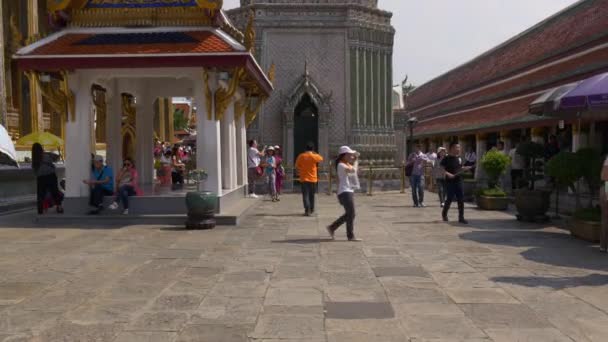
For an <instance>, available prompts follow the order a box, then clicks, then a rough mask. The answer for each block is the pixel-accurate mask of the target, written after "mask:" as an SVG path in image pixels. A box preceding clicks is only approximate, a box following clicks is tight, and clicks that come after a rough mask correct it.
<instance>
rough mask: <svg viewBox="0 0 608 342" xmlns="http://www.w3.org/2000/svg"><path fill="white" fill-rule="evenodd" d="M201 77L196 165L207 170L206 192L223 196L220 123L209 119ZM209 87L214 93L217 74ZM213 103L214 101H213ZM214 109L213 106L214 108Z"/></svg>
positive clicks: (197, 96) (197, 93)
mask: <svg viewBox="0 0 608 342" xmlns="http://www.w3.org/2000/svg"><path fill="white" fill-rule="evenodd" d="M202 76H203V75H202V73H201V77H200V78H197V79H194V99H195V102H196V107H197V108H200V110H197V111H196V125H197V127H196V133H197V139H196V165H197V167H198V168H199V169H205V170H206V171H207V174H208V176H209V177H208V178H207V181H206V182H205V183H204V184H203V188H204V190H206V191H211V192H214V193H216V194H218V195H221V194H222V177H221V175H222V160H221V148H220V137H221V134H220V123H219V121H217V120H215V119H214V118H212V120H209V119H208V117H207V99H206V97H205V86H204V82H203V79H202ZM209 86H210V88H211V90H212V92H214V91H215V89H216V88H217V74H216V73H209ZM211 101H213V99H211ZM212 109H213V106H212Z"/></svg>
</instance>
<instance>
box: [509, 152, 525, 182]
mask: <svg viewBox="0 0 608 342" xmlns="http://www.w3.org/2000/svg"><path fill="white" fill-rule="evenodd" d="M518 146H519V144H515V146H513V148H512V149H511V151H509V157H510V158H511V189H513V190H515V189H519V183H520V182H521V180H522V179H523V178H524V167H525V164H524V158H522V156H521V155H520V154H519V153H517V147H518Z"/></svg>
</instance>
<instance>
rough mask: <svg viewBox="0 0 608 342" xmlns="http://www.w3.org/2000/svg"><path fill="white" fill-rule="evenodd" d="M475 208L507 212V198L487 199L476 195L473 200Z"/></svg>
mask: <svg viewBox="0 0 608 342" xmlns="http://www.w3.org/2000/svg"><path fill="white" fill-rule="evenodd" d="M475 200H476V202H477V206H478V207H479V209H482V210H507V209H509V198H508V197H489V196H482V195H477V196H476V198H475Z"/></svg>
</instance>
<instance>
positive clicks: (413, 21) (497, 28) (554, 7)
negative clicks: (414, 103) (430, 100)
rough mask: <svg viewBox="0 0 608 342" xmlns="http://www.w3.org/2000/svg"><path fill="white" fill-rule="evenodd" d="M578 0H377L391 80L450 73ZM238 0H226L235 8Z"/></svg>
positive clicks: (418, 79) (415, 80) (421, 80)
mask: <svg viewBox="0 0 608 342" xmlns="http://www.w3.org/2000/svg"><path fill="white" fill-rule="evenodd" d="M575 2H577V0H458V1H455V0H379V3H378V7H379V8H381V9H383V10H387V11H390V12H392V13H393V18H392V24H393V26H394V27H395V30H396V34H395V46H394V53H393V70H394V73H393V83H394V84H398V83H400V82H401V81H402V80H403V78H404V77H405V75H408V82H409V83H412V84H414V85H417V86H419V85H422V84H423V83H425V82H427V81H429V80H431V79H433V78H434V77H437V76H439V75H441V74H443V73H444V72H447V71H449V70H451V69H453V68H455V67H457V66H459V65H461V64H463V63H465V62H467V61H469V60H471V59H473V58H474V57H476V56H478V55H480V54H482V53H483V52H485V51H487V50H489V49H491V48H493V47H494V46H496V45H498V44H500V43H502V42H504V41H506V40H508V39H509V38H511V37H513V36H515V35H517V34H518V33H520V32H522V31H524V30H526V29H528V28H529V27H531V26H533V25H534V24H536V23H538V22H540V21H541V20H543V19H545V18H547V17H549V16H551V15H552V14H554V13H556V12H558V11H560V10H562V9H564V8H566V7H567V6H569V5H571V4H573V3H575ZM238 5H239V0H224V8H226V9H228V8H234V7H237V6H238Z"/></svg>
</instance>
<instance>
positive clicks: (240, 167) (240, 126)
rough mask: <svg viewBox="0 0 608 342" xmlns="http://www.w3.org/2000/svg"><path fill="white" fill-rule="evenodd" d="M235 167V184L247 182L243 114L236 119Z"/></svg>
mask: <svg viewBox="0 0 608 342" xmlns="http://www.w3.org/2000/svg"><path fill="white" fill-rule="evenodd" d="M236 166H237V167H236V169H237V177H236V179H237V185H238V186H242V185H246V184H247V126H246V125H245V114H244V113H243V115H241V117H240V118H239V120H237V121H236Z"/></svg>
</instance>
